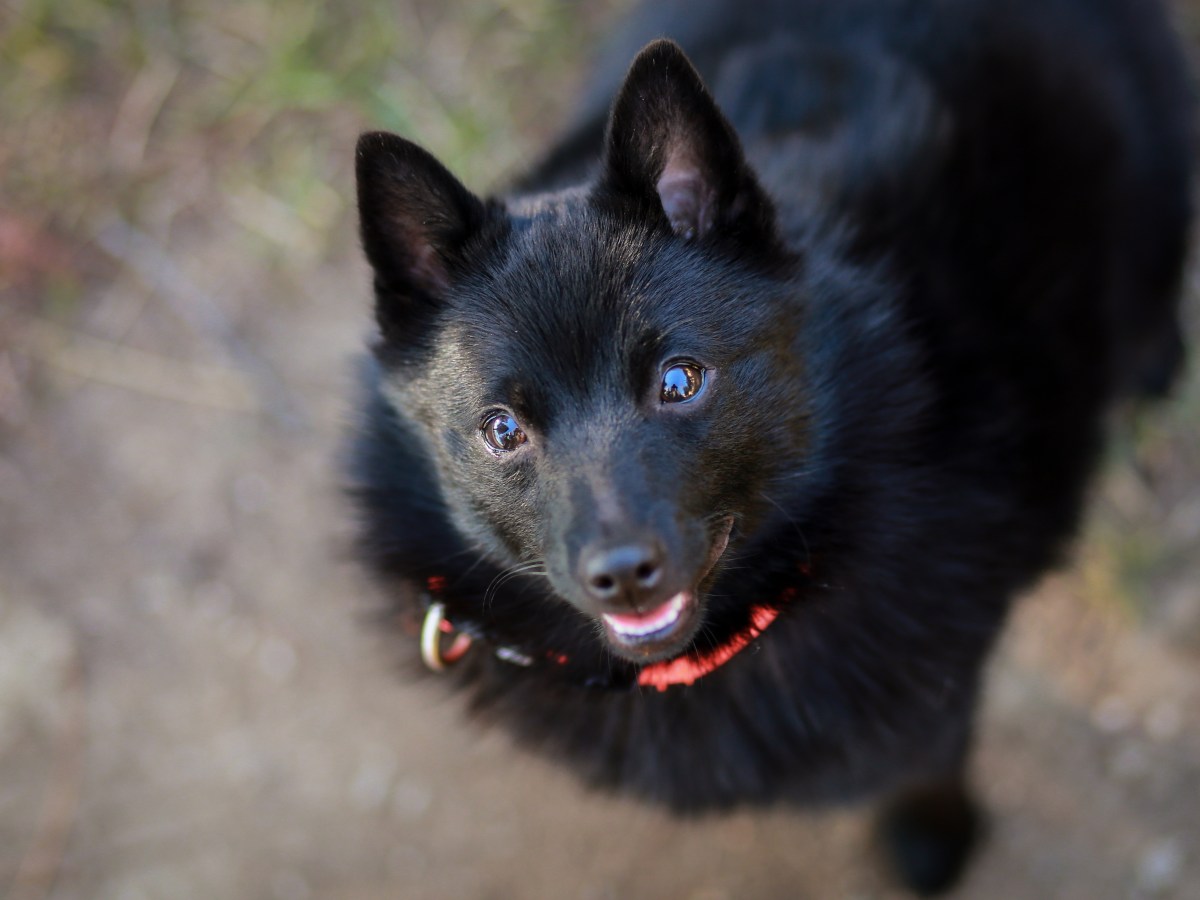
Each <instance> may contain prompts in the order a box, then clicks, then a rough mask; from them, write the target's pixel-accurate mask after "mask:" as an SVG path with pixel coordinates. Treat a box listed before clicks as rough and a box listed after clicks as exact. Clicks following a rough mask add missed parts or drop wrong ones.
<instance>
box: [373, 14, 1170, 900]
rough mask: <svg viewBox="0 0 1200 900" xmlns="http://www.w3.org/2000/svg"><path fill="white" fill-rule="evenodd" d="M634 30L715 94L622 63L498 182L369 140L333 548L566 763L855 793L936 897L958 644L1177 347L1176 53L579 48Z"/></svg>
mask: <svg viewBox="0 0 1200 900" xmlns="http://www.w3.org/2000/svg"><path fill="white" fill-rule="evenodd" d="M662 33H668V34H673V35H674V36H676V37H678V38H679V39H680V40H681V41H682V42H683V43H684V45H685V46H687V47H688V48H689V51H690V52H691V53H692V54H693V55H694V59H695V60H696V62H697V64H698V65H699V67H700V69H701V71H703V73H704V76H705V78H706V79H707V83H708V84H709V85H710V86H711V88H712V93H711V94H710V93H709V91H708V90H707V89H706V88H705V86H704V83H703V82H702V81H701V76H700V75H699V74H697V71H696V70H695V69H694V68H693V67H692V65H691V64H690V63H689V61H688V58H686V57H685V56H684V54H683V52H682V51H681V50H680V49H679V47H678V46H677V45H675V44H673V43H669V42H666V41H659V42H655V43H652V44H650V45H649V46H647V47H646V48H645V49H644V50H642V52H641V53H640V54H639V55H638V56H637V58H636V59H635V60H634V62H633V65H632V67H631V68H630V69H629V71H628V74H627V76H626V77H625V79H624V83H623V84H622V85H620V87H619V89H617V90H615V97H616V99H615V102H614V103H613V105H612V108H611V114H609V115H607V116H605V115H604V114H603V111H602V105H601V104H599V103H588V102H585V103H584V105H583V107H582V113H581V115H580V117H579V122H578V127H577V128H575V130H574V131H572V132H571V133H570V134H569V135H568V137H567V138H566V139H565V140H564V141H563V142H562V143H561V144H560V145H559V146H558V147H557V148H556V149H555V150H554V151H553V152H552V153H551V154H550V155H549V156H548V157H547V158H546V161H545V162H544V164H543V165H541V166H540V167H538V168H537V169H536V170H535V171H534V173H533V174H532V175H531V176H529V177H528V178H527V179H526V181H525V182H524V183H523V185H522V186H521V189H520V190H519V191H517V192H516V195H515V196H511V197H507V198H505V199H493V200H487V201H484V200H480V199H478V198H476V197H475V196H474V195H472V194H471V193H470V192H469V191H468V190H467V189H466V188H464V187H463V186H462V185H461V184H460V183H459V182H458V181H456V180H455V178H454V177H453V176H452V175H451V174H450V173H449V172H447V171H446V170H445V169H444V168H443V167H442V166H441V165H440V164H439V163H438V162H437V161H436V160H434V159H433V158H432V157H431V156H430V155H429V154H428V153H426V152H425V151H423V150H421V149H420V148H419V147H417V146H415V145H414V144H411V143H409V142H408V141H406V140H403V139H402V138H399V137H395V136H392V135H387V134H368V135H364V136H363V137H362V139H361V140H360V142H359V145H358V199H359V208H360V212H361V223H362V240H363V245H364V247H365V249H366V254H367V257H368V258H369V260H370V262H371V265H372V266H373V268H374V273H375V289H376V312H377V318H378V324H379V328H380V332H381V335H380V339H379V341H378V343H377V345H376V347H375V352H374V355H373V358H372V363H371V364H370V365H369V367H368V368H369V372H368V377H367V379H366V394H365V399H364V401H363V402H364V410H365V414H364V417H363V428H362V430H361V434H360V435H359V436H358V439H357V443H356V452H355V455H354V476H355V483H356V485H357V488H356V495H357V498H358V502H359V506H360V510H361V512H362V515H363V519H364V523H363V535H364V540H363V543H364V546H365V550H366V554H367V556H368V558H369V560H370V563H371V564H372V565H373V567H374V568H375V569H376V571H377V572H379V573H380V574H381V576H382V577H383V578H384V579H385V581H387V583H388V584H389V585H391V586H392V587H393V588H394V594H395V597H396V598H397V602H398V603H400V604H401V606H402V608H406V609H409V610H410V611H412V612H415V613H417V615H426V611H428V613H427V615H426V618H425V624H426V635H425V637H426V642H425V651H426V657H427V659H428V661H429V662H430V663H431V665H433V666H435V667H440V666H442V665H444V664H445V663H446V662H447V658H448V657H453V658H457V657H458V656H460V655H461V656H462V657H463V658H462V660H461V662H459V663H458V664H457V665H455V666H454V667H453V674H452V677H454V678H456V679H457V680H458V683H459V684H460V685H461V687H462V688H463V689H464V690H466V691H467V692H468V694H469V695H470V697H471V698H472V700H473V703H474V705H475V706H476V707H477V708H479V709H481V710H486V711H488V712H490V713H491V714H492V715H493V716H494V717H495V718H497V719H499V720H501V721H503V722H504V723H505V724H506V725H507V726H508V727H510V728H512V729H513V730H514V731H515V732H516V734H518V735H519V736H520V737H522V738H526V739H528V741H529V743H530V744H531V745H534V746H536V747H538V748H540V749H542V750H545V751H548V752H552V753H554V754H557V755H558V756H560V757H561V758H562V759H564V760H566V761H568V762H569V763H571V764H572V765H574V766H575V767H576V768H577V769H578V770H579V771H580V772H581V773H582V774H583V775H584V777H585V778H587V779H588V780H589V781H591V782H593V783H599V784H604V785H609V786H613V787H617V788H621V789H624V790H628V791H632V792H635V793H637V794H640V795H642V796H644V797H647V798H650V799H652V800H656V801H661V802H663V803H666V804H668V805H670V806H671V807H674V808H677V809H681V810H693V809H702V808H713V807H726V806H731V805H734V804H738V803H745V802H765V801H774V800H779V799H796V800H801V801H806V802H816V801H825V800H843V799H849V798H854V797H859V796H863V795H867V794H884V793H886V794H887V795H888V796H889V797H890V802H889V804H888V806H887V812H886V813H885V816H884V819H883V822H884V834H885V836H886V837H887V838H888V840H889V842H890V844H889V846H890V848H891V850H892V853H893V856H894V858H895V862H896V864H897V866H898V867H899V870H900V873H901V875H902V876H903V878H904V879H905V881H906V882H907V883H908V884H909V885H910V886H911V887H913V888H914V889H916V890H919V891H923V892H934V891H937V890H939V889H942V888H944V887H946V886H947V885H948V884H950V883H951V882H952V881H953V880H954V878H955V877H956V876H957V874H958V872H959V871H960V869H961V867H962V864H963V862H964V861H965V859H966V857H967V855H968V851H969V849H970V847H971V844H972V841H973V837H974V835H975V833H976V813H975V811H974V809H973V807H972V804H971V802H970V800H969V798H968V795H967V792H966V790H965V788H964V786H963V770H964V760H965V755H966V752H967V748H968V744H969V740H970V731H971V720H972V710H973V708H974V706H975V701H976V698H977V695H978V691H979V678H980V668H981V665H982V663H983V661H984V659H985V657H986V654H987V652H988V649H989V647H990V646H991V644H992V642H993V640H994V638H995V636H996V633H997V630H998V629H999V627H1000V625H1001V623H1002V621H1003V619H1004V616H1005V613H1006V611H1007V609H1008V607H1009V604H1010V602H1011V601H1012V599H1013V597H1014V595H1015V594H1017V593H1018V592H1020V591H1021V590H1022V589H1023V588H1026V587H1028V586H1029V585H1030V583H1031V582H1032V581H1033V580H1034V579H1035V578H1036V577H1037V576H1038V575H1039V574H1040V573H1042V572H1043V571H1045V569H1046V568H1047V567H1048V566H1050V565H1052V564H1053V563H1055V562H1056V561H1057V560H1058V559H1059V558H1060V555H1061V553H1062V551H1063V548H1064V544H1065V542H1066V541H1067V540H1068V538H1069V537H1070V536H1071V534H1072V531H1073V530H1074V528H1075V525H1076V521H1077V519H1078V516H1079V511H1080V505H1081V499H1082V495H1083V493H1084V489H1085V487H1086V485H1087V482H1088V476H1089V473H1090V472H1091V471H1092V469H1093V468H1094V463H1095V460H1096V456H1097V452H1098V449H1099V446H1100V438H1101V430H1102V419H1103V417H1104V413H1105V411H1106V409H1107V408H1108V407H1109V406H1110V404H1111V403H1112V401H1113V400H1114V399H1116V398H1118V397H1119V396H1121V395H1128V394H1137V393H1148V394H1161V393H1163V392H1164V391H1165V390H1166V389H1167V387H1168V386H1169V383H1170V381H1171V377H1172V375H1173V374H1174V372H1175V370H1176V369H1177V368H1178V365H1179V362H1180V359H1181V355H1182V351H1181V346H1182V345H1181V341H1180V337H1179V329H1178V324H1177V318H1176V312H1175V308H1176V300H1175V298H1176V289H1177V286H1178V283H1179V279H1180V270H1181V265H1182V259H1183V256H1184V250H1185V244H1186V230H1187V225H1188V220H1189V212H1190V209H1189V188H1190V174H1189V155H1190V132H1189V128H1190V109H1189V103H1188V100H1187V87H1186V79H1185V77H1184V71H1183V66H1182V63H1181V61H1180V54H1179V53H1178V50H1177V47H1176V45H1175V43H1174V42H1173V40H1172V37H1171V34H1170V32H1169V30H1168V28H1167V27H1166V25H1165V22H1164V18H1163V15H1162V10H1160V9H1158V8H1156V5H1155V4H1154V3H1153V2H1151V0H838V2H828V0H777V2H763V3H755V4H753V5H747V4H745V3H733V2H724V0H709V2H698V0H688V2H681V0H677V2H670V3H663V2H657V3H655V4H653V5H651V6H648V7H646V8H645V9H644V10H642V11H641V13H639V15H638V17H636V18H635V20H634V21H633V23H632V24H631V25H630V26H629V27H628V29H627V30H626V32H625V34H624V35H623V36H622V37H619V38H618V39H617V40H616V42H615V44H614V49H613V50H612V51H611V52H610V54H609V57H608V59H609V60H610V61H609V62H608V63H607V64H606V65H607V66H608V70H609V71H610V72H611V71H612V65H613V64H612V62H611V60H612V59H613V58H618V57H619V58H621V59H622V60H624V59H628V58H629V55H631V54H632V51H631V50H630V47H632V46H634V45H635V42H636V43H639V44H640V42H641V41H642V40H644V39H645V38H646V37H647V36H654V35H655V34H662ZM601 71H604V66H603V65H602V67H601ZM615 87H616V86H615V85H611V86H610V85H608V84H607V83H605V82H604V79H603V78H602V79H601V84H600V88H599V89H598V91H597V96H599V95H601V94H608V93H609V91H610V88H615ZM714 98H715V99H714ZM605 102H607V101H605ZM722 111H723V112H722ZM606 123H607V124H606ZM597 156H598V159H597V161H596V164H595V165H593V164H592V163H591V161H592V160H593V159H594V158H596V157H597ZM414 583H415V584H416V585H417V586H418V588H419V590H417V591H413V590H411V589H409V588H408V587H406V585H409V584H414ZM439 631H440V632H450V633H451V634H450V635H446V636H445V640H444V642H443V643H444V644H447V645H449V644H451V643H452V642H453V646H450V647H445V646H442V645H439V643H438V637H439ZM470 640H473V641H474V646H473V647H471V648H470V649H469V650H467V651H466V652H465V653H463V650H464V646H465V645H466V644H467V643H468V642H469V641H470Z"/></svg>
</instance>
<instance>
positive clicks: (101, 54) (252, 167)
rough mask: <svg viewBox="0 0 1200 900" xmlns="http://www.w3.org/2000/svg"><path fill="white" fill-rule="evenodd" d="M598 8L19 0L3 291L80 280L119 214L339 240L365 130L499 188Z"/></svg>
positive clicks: (6, 107) (7, 66)
mask: <svg viewBox="0 0 1200 900" xmlns="http://www.w3.org/2000/svg"><path fill="white" fill-rule="evenodd" d="M611 5H612V4H606V3H601V4H591V5H589V10H590V13H589V14H590V15H592V16H597V15H602V14H603V13H604V11H605V10H606V8H607V7H610V6H611ZM588 21H589V20H588V19H587V17H586V16H581V14H580V11H579V10H576V9H575V8H574V7H573V6H572V5H571V4H569V3H567V2H564V0H557V2H556V0H498V2H488V3H463V4H441V3H436V2H416V3H395V2H379V0H351V2H345V3H340V4H326V3H319V2H315V0H270V2H250V3H246V2H236V0H217V2H200V0H175V2H162V3H148V2H144V0H142V2H139V0H68V2H61V0H6V2H4V3H3V4H0V110H3V121H2V124H0V128H2V129H3V132H2V135H3V136H2V139H0V170H2V171H4V173H5V174H4V195H5V199H4V208H3V211H2V212H0V216H2V218H0V263H3V267H2V268H0V273H2V274H0V289H3V288H4V287H5V286H6V283H7V286H9V287H11V286H13V284H14V283H15V282H17V281H18V280H21V279H23V278H28V277H30V276H44V278H42V279H39V280H40V281H41V285H40V286H41V287H42V288H46V287H47V285H46V280H48V281H49V282H55V283H56V284H53V285H51V287H50V290H49V291H48V293H47V292H46V291H44V290H40V291H38V294H39V296H40V297H41V298H42V299H45V298H46V297H47V296H50V297H54V296H57V297H59V298H60V299H61V298H62V297H63V296H65V295H69V294H71V293H72V290H71V288H72V284H71V282H72V274H74V276H76V278H75V281H76V282H77V281H78V280H79V278H78V276H80V275H81V274H82V273H81V272H79V271H77V270H78V269H79V268H80V267H79V266H78V265H74V264H68V265H63V260H64V259H65V258H68V257H74V258H75V262H76V263H78V262H80V261H81V260H80V258H79V257H78V256H76V253H77V251H80V250H82V252H83V255H84V256H85V257H86V255H87V250H86V247H80V244H84V245H86V244H87V243H88V241H89V240H90V239H91V238H92V237H94V235H95V232H96V230H97V229H98V228H100V227H103V223H104V222H105V221H108V220H110V219H111V217H113V216H118V217H121V218H122V219H123V220H126V221H129V222H132V223H134V224H136V225H138V226H139V227H141V228H143V229H147V230H151V231H153V232H154V233H155V234H157V235H160V236H162V235H165V234H166V233H167V231H168V229H171V228H173V227H175V228H178V227H186V226H187V225H189V224H191V225H195V224H197V223H198V222H199V223H200V224H205V223H207V224H217V223H219V224H220V225H221V226H223V227H228V226H229V225H232V226H233V227H236V228H239V229H241V230H243V231H245V232H247V233H248V235H250V236H252V238H253V240H256V241H258V242H259V246H260V249H261V250H263V251H264V252H268V253H269V252H270V251H271V249H272V248H279V249H281V250H283V251H285V252H286V253H287V254H292V255H294V254H295V252H296V251H302V252H304V253H306V254H313V253H317V254H320V253H323V252H325V251H327V250H328V248H329V242H330V241H331V240H336V239H338V238H340V237H341V236H342V235H341V231H342V230H343V229H340V228H339V226H340V225H343V224H344V223H345V218H344V217H345V214H346V212H347V205H348V203H349V199H350V198H351V196H352V193H353V191H352V188H353V184H352V180H351V179H350V178H349V172H350V170H351V162H352V160H351V156H352V152H353V145H354V139H355V137H356V135H357V133H358V131H360V130H363V129H369V128H384V129H389V130H393V131H398V132H401V133H403V134H405V135H407V136H410V137H413V138H414V139H416V140H419V141H420V142H421V143H422V144H424V145H426V146H428V147H429V148H430V149H431V150H432V151H433V152H435V153H436V154H437V155H438V156H440V157H441V158H442V159H444V160H445V161H446V163H447V164H448V165H449V166H450V167H451V168H453V169H455V171H457V172H459V173H461V174H462V176H463V177H464V178H465V179H467V180H468V181H470V182H471V183H472V184H473V185H474V186H476V187H485V186H487V185H488V184H490V183H492V182H494V181H495V180H496V179H497V178H499V177H500V176H502V175H503V174H505V173H506V172H509V171H511V170H512V169H513V168H514V167H515V166H516V165H517V164H518V162H519V160H520V159H521V158H522V156H523V155H524V154H525V153H527V152H528V151H529V148H530V147H531V146H533V145H534V144H533V142H534V141H537V140H539V139H543V138H544V137H545V135H546V133H547V129H549V128H552V127H553V125H554V123H555V122H556V121H557V119H558V113H559V110H558V109H556V108H553V101H551V104H550V105H551V108H549V109H545V108H543V107H544V106H546V105H547V98H555V97H558V96H563V97H564V99H565V96H568V95H565V94H562V93H561V92H559V91H555V90H547V89H546V88H545V86H544V80H545V79H553V80H554V83H555V85H556V86H558V85H561V84H563V83H564V80H565V82H567V83H569V82H570V80H571V79H572V78H573V77H575V75H574V73H575V72H576V70H577V69H578V65H577V63H576V62H575V61H576V60H577V58H578V56H579V54H580V52H581V51H582V49H583V47H584V46H586V45H590V44H591V43H592V40H593V36H592V35H591V34H590V33H589V31H590V29H589V28H588V27H587V23H588ZM538 82H541V83H542V86H541V87H536V86H533V85H535V84H537V83H538ZM251 246H253V245H251ZM74 288H75V289H76V291H77V290H78V288H79V285H78V284H77V283H76V284H75V285H74Z"/></svg>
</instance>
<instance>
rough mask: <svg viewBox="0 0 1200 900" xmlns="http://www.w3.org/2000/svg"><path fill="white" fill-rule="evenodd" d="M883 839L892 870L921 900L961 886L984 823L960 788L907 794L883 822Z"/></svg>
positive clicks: (889, 808) (915, 790)
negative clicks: (959, 884) (959, 883)
mask: <svg viewBox="0 0 1200 900" xmlns="http://www.w3.org/2000/svg"><path fill="white" fill-rule="evenodd" d="M878 827H879V839H880V844H881V845H882V848H883V852H884V854H885V855H886V857H887V859H888V862H889V864H890V865H891V868H892V869H893V870H894V871H895V873H896V875H897V876H898V877H899V878H900V880H901V881H902V882H903V883H904V885H905V887H907V888H908V889H909V890H911V891H913V892H914V893H916V894H917V895H919V896H921V897H934V896H937V895H939V894H943V893H945V892H946V891H948V890H949V889H950V888H952V887H954V885H955V884H957V882H958V880H959V878H960V877H961V875H962V873H963V870H964V869H965V868H966V864H967V862H968V860H969V859H970V858H971V854H972V851H973V850H974V849H975V846H976V845H977V843H978V841H979V837H980V832H981V830H982V820H981V816H980V813H979V811H978V809H977V808H976V806H975V803H974V802H973V801H972V800H971V798H970V796H969V795H968V794H967V791H966V789H965V787H964V786H963V785H962V784H961V783H960V782H957V781H955V782H945V783H938V784H936V785H928V786H922V787H919V788H913V789H910V790H908V791H905V792H904V793H903V794H901V795H899V796H898V797H897V798H895V799H894V800H893V801H892V802H891V803H890V804H889V805H888V806H887V807H886V808H885V809H884V811H883V814H882V816H881V817H880V819H879V826H878Z"/></svg>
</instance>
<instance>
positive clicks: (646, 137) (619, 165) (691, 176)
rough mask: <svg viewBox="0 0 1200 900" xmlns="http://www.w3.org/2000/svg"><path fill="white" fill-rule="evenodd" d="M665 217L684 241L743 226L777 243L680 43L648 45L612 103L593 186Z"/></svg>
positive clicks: (757, 192)
mask: <svg viewBox="0 0 1200 900" xmlns="http://www.w3.org/2000/svg"><path fill="white" fill-rule="evenodd" d="M598 192H599V193H600V194H601V195H604V194H615V195H618V196H623V197H632V198H634V199H636V200H638V201H640V202H642V203H644V204H645V205H647V206H648V207H649V208H651V209H653V210H655V211H656V212H657V213H659V214H661V216H662V217H664V218H665V220H666V222H667V223H668V224H669V226H670V227H671V230H672V231H674V232H675V234H677V235H678V236H679V237H681V238H683V239H684V240H702V239H704V238H706V237H708V236H710V235H714V234H721V233H724V234H733V233H742V234H743V235H744V236H747V237H754V238H756V239H757V240H759V241H766V242H769V243H771V244H772V245H773V244H774V243H775V236H774V235H775V215H774V208H773V206H772V204H771V201H770V199H769V198H768V197H767V196H766V194H765V193H764V192H763V191H762V188H761V187H759V185H758V181H757V179H756V178H755V176H754V173H753V172H752V171H751V170H750V167H749V166H748V165H747V164H746V160H745V156H744V155H743V153H742V147H741V143H740V142H739V141H738V138H737V134H736V133H735V132H734V130H733V127H732V126H731V125H730V124H729V122H728V120H726V118H725V117H724V116H723V115H722V114H721V111H720V110H719V109H718V108H717V105H716V102H715V101H714V100H713V98H712V96H711V95H710V94H709V92H708V90H707V89H706V88H705V87H704V83H703V82H702V81H701V79H700V75H699V73H697V72H696V70H695V68H694V67H693V66H692V64H691V62H690V61H689V60H688V58H687V56H686V55H684V52H683V50H681V49H680V47H679V45H678V44H675V43H674V42H672V41H669V40H659V41H655V42H653V43H651V44H649V45H647V46H646V47H645V48H644V49H643V50H642V52H641V53H639V54H638V56H637V58H636V59H635V60H634V61H633V64H632V65H631V66H630V68H629V73H628V74H627V75H626V76H625V83H624V84H623V85H622V87H621V90H620V91H619V93H618V94H617V98H616V100H615V102H614V103H613V107H612V113H611V115H610V118H609V123H608V134H607V136H606V139H605V157H604V166H603V170H602V175H601V179H600V182H599V185H598Z"/></svg>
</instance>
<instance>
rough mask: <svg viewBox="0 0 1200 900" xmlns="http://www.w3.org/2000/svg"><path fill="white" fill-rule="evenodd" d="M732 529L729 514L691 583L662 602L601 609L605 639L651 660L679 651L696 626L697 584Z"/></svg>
mask: <svg viewBox="0 0 1200 900" xmlns="http://www.w3.org/2000/svg"><path fill="white" fill-rule="evenodd" d="M732 529H733V517H732V516H727V517H726V518H725V519H723V520H722V521H721V524H720V528H719V529H718V531H717V533H716V534H715V535H714V536H713V541H712V545H711V547H710V548H709V554H708V558H707V559H706V560H705V563H704V566H703V568H702V569H701V571H700V572H699V575H698V577H697V578H696V582H695V586H694V587H692V588H690V589H688V590H683V591H680V592H679V593H677V594H675V595H674V596H672V597H671V598H670V599H668V600H667V601H666V602H665V603H662V604H659V605H658V606H656V607H654V608H653V609H648V610H645V611H638V612H626V613H604V614H603V615H602V616H601V617H600V618H601V620H602V621H603V622H604V626H605V632H606V634H607V635H608V639H609V641H610V642H611V643H612V644H613V646H614V647H615V648H616V649H617V650H618V651H623V653H622V655H624V656H628V657H631V658H635V659H637V660H638V661H639V662H651V661H654V660H659V659H666V658H667V657H670V656H672V655H674V654H677V653H679V652H681V651H682V650H683V649H684V648H685V647H686V646H687V643H688V642H689V641H690V640H691V639H692V636H693V635H694V634H695V632H696V630H697V629H698V627H699V624H700V619H701V609H700V601H699V597H700V595H701V585H703V584H704V583H705V581H706V580H707V579H708V577H709V575H710V574H711V573H712V570H713V567H714V566H715V565H716V564H717V560H719V559H720V558H721V555H722V554H723V553H724V552H725V548H726V547H727V546H728V545H729V533H730V531H731V530H732Z"/></svg>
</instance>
